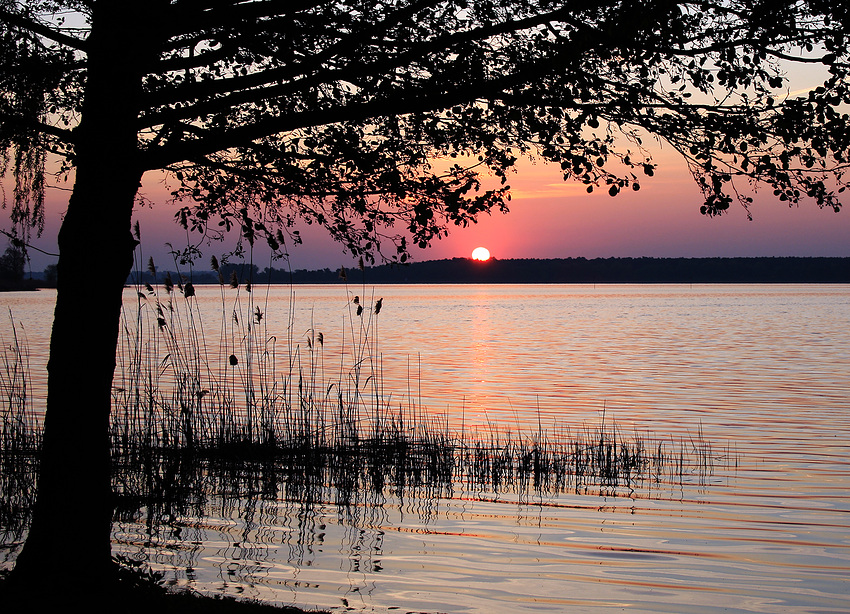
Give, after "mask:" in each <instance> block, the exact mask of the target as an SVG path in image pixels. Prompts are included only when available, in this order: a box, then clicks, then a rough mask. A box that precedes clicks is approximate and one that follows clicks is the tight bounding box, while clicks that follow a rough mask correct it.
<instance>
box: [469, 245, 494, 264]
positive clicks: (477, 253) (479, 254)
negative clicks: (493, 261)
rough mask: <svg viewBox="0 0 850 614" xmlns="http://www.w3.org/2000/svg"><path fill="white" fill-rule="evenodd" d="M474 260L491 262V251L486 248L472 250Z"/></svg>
mask: <svg viewBox="0 0 850 614" xmlns="http://www.w3.org/2000/svg"><path fill="white" fill-rule="evenodd" d="M472 259H473V260H480V261H481V262H484V261H485V260H490V250H489V249H487V248H486V247H476V248H475V249H474V250H472Z"/></svg>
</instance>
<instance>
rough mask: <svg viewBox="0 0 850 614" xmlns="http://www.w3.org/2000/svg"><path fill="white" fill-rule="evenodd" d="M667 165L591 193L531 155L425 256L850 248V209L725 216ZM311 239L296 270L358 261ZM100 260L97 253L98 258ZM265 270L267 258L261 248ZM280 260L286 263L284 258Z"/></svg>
mask: <svg viewBox="0 0 850 614" xmlns="http://www.w3.org/2000/svg"><path fill="white" fill-rule="evenodd" d="M656 161H657V162H659V168H658V170H657V172H656V174H655V176H654V177H652V178H649V177H646V178H643V180H642V184H641V185H642V189H641V190H640V191H639V192H632V191H630V190H629V191H626V192H624V193H621V194H620V195H618V196H617V197H616V198H612V197H610V196H609V195H608V194H607V192H606V191H605V190H597V191H595V192H594V193H593V194H587V193H586V192H585V190H584V187H583V186H581V185H579V184H576V183H573V182H564V181H563V180H562V178H561V174H560V172H559V170H558V169H557V168H556V167H554V166H550V165H545V164H532V163H530V162H525V161H524V162H523V163H522V164H521V165H520V169H519V172H518V173H517V174H516V175H514V176H512V177H510V181H509V183H510V185H511V187H512V196H513V199H512V202H511V212H510V213H509V214H507V215H502V214H500V213H494V214H493V215H492V216H484V217H482V218H481V220H480V222H479V223H478V224H476V225H474V226H472V227H470V228H466V229H463V228H456V229H452V232H451V234H450V236H449V237H448V238H447V239H444V240H442V241H438V242H436V243H435V244H434V245H433V246H432V247H431V248H430V249H429V250H425V251H417V252H416V253H415V254H414V255H415V259H416V260H431V259H439V258H452V257H456V256H462V257H469V255H470V253H471V252H472V250H473V249H474V248H475V247H477V246H479V245H480V246H484V247H487V248H488V249H489V250H490V251H491V252H492V254H493V256H494V257H496V258H501V259H506V258H566V257H579V256H582V257H585V258H597V257H611V256H619V257H625V256H635V257H638V256H652V257H677V256H684V257H699V256H850V210H846V211H843V212H842V213H838V214H836V213H834V212H833V211H832V210H821V209H818V208H817V206H816V205H814V204H813V203H808V202H807V203H805V204H804V205H801V206H800V207H797V208H789V207H787V206H786V205H785V204H784V203H780V202H779V201H777V200H775V199H774V198H773V197H772V195H771V193H770V191H769V190H766V189H765V190H762V193H761V194H757V195H756V203H755V205H754V206H753V207H752V213H753V218H754V220H753V221H751V222H750V221H748V220H747V216H746V212H745V211H744V210H743V209H742V208H740V207H738V206H735V205H733V207H732V208H731V209H730V211H729V212H728V213H727V214H726V215H724V216H722V217H719V218H713V219H712V218H707V217H705V216H702V215H701V214H700V213H699V205H700V204H701V199H700V194H699V191H698V190H697V188H696V186H695V185H694V183H693V180H692V178H691V177H690V175H689V174H688V173H687V170H686V168H685V166H684V164H683V163H682V162H681V161H680V160H679V159H677V158H675V157H673V156H672V155H668V154H667V153H666V152H665V151H663V150H662V151H660V152H658V154H657V155H656ZM161 191H162V188H161V187H159V185H158V184H157V183H156V182H148V184H147V185H146V188H145V192H146V195H147V197H149V198H150V199H151V200H153V201H154V202H155V203H156V206H155V207H154V209H153V210H140V211H139V212H138V215H137V217H138V219H139V220H140V223H141V227H142V236H143V240H144V243H143V248H144V252H145V258H147V256H149V255H152V256H153V257H154V258H155V260H156V262H157V265H158V266H159V267H168V266H169V265H170V264H171V262H170V258H169V257H168V256H167V255H166V254H167V251H168V250H167V248H166V247H164V244H165V243H166V242H167V241H170V242H172V243H173V244H174V245H175V246H185V245H186V234H185V231H183V230H182V229H181V228H179V227H178V226H177V225H176V224H175V223H174V222H173V217H172V216H173V211H174V208H173V207H172V206H169V205H167V204H165V201H166V195H165V194H164V193H160V192H161ZM67 197H68V192H64V191H58V190H51V191H50V193H49V195H48V201H49V205H50V219H49V221H48V225H47V228H46V230H45V233H44V235H43V236H42V238H41V239H39V240H37V241H36V242H35V244H36V245H37V246H38V247H41V248H42V249H45V250H47V251H55V250H56V242H55V236H56V232H57V230H58V223H59V217H60V213H61V211H63V210H64V208H65V204H66V202H67ZM302 234H303V236H304V239H305V241H304V244H303V245H301V246H298V247H295V248H293V249H292V250H291V264H292V267H293V268H308V269H312V268H323V267H329V268H336V267H339V266H340V265H346V266H349V265H350V264H351V262H352V261H351V258H350V257H349V256H347V255H345V254H344V253H343V251H342V249H341V248H340V246H339V245H337V244H335V243H334V242H332V241H330V240H329V239H328V238H327V237H326V236H325V234H324V233H323V232H322V231H321V229H318V228H316V227H305V228H303V229H302ZM230 247H231V246H230V245H228V244H221V243H214V244H213V245H212V246H210V247H205V248H203V249H204V255H205V257H204V261H203V262H202V263H201V265H202V266H201V268H207V266H206V262H207V257H208V256H209V255H212V254H220V253H222V252H224V251H226V250H227V249H230ZM96 258H97V255H96V252H94V253H93V261H95V260H96ZM53 261H55V258H50V257H47V256H42V255H40V254H34V255H33V263H32V268H33V270H36V271H37V270H41V269H42V268H43V267H44V266H45V265H46V264H49V263H50V262H53ZM255 262H256V263H257V264H259V266H260V267H261V268H262V267H264V266H267V265H268V256H267V255H266V254H259V255H258V256H256V257H255ZM274 266H277V267H280V266H283V264H281V263H277V264H275V265H274Z"/></svg>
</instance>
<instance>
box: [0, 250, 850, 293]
mask: <svg viewBox="0 0 850 614" xmlns="http://www.w3.org/2000/svg"><path fill="white" fill-rule="evenodd" d="M96 270H97V267H96V266H93V267H92V273H94V274H95V277H96ZM166 275H170V277H171V279H172V280H173V281H174V283H178V282H179V281H191V282H192V283H193V284H197V285H203V284H219V283H221V282H222V281H223V283H225V284H229V283H231V281H234V282H235V283H238V284H245V283H247V282H249V281H250V283H252V284H262V285H264V284H273V285H275V284H284V285H288V284H296V285H297V284H345V283H349V284H352V285H354V284H362V283H366V284H369V285H378V284H846V283H850V257H817V256H813V257H800V256H783V257H769V258H768V257H751V258H592V259H587V258H549V259H534V258H512V259H505V260H500V259H496V258H491V259H490V260H488V261H486V262H478V261H475V260H471V259H469V258H448V259H442V260H425V261H422V262H412V263H408V264H405V265H398V264H392V265H390V264H384V265H378V266H366V267H364V268H363V270H360V269H359V268H357V267H354V268H346V278H347V282H346V280H344V279H343V278H342V276H341V273H340V268H337V269H329V268H324V269H315V270H308V269H295V270H292V271H289V270H286V269H271V270H270V269H268V268H266V269H262V270H261V269H260V268H259V267H258V266H257V265H249V264H229V265H226V266H223V267H222V270H221V271H220V275H221V276H219V273H218V272H215V271H199V270H197V269H196V270H194V271H192V272H191V274H190V273H189V272H188V271H187V270H184V271H180V272H176V271H166V270H160V271H158V272H157V274H156V275H155V276H154V275H153V274H152V273H151V272H149V271H137V272H133V273H132V274H131V275H130V277H129V278H128V279H127V284H128V285H133V284H138V283H150V284H157V283H162V282H163V281H164V280H165V278H166ZM42 277H43V275H42V274H41V273H33V274H32V278H31V279H26V280H23V281H21V282H19V283H12V282H3V281H0V292H4V291H6V292H9V291H25V290H37V289H40V288H50V287H55V283H53V284H51V283H47V282H46V281H45V280H44V279H41V278H42Z"/></svg>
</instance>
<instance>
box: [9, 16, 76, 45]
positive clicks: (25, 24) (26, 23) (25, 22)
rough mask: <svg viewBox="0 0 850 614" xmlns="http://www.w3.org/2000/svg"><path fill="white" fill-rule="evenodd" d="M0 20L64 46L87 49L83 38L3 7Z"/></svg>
mask: <svg viewBox="0 0 850 614" xmlns="http://www.w3.org/2000/svg"><path fill="white" fill-rule="evenodd" d="M0 21H5V22H6V23H8V24H11V25H13V26H15V27H17V28H23V29H24V30H29V31H30V32H33V33H35V34H38V35H39V36H43V37H44V38H47V39H50V40H52V41H54V42H56V43H59V44H60V45H65V46H66V47H71V48H72V49H77V50H78V51H86V50H87V49H88V45H87V44H86V41H85V40H81V39H79V38H76V37H74V36H69V35H67V34H64V33H62V32H58V31H56V30H54V29H52V28H50V27H49V26H46V25H44V24H42V23H39V22H37V21H34V20H32V19H27V18H26V17H22V16H21V15H15V14H14V13H10V12H9V11H6V10H3V9H0Z"/></svg>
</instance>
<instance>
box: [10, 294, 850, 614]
mask: <svg viewBox="0 0 850 614" xmlns="http://www.w3.org/2000/svg"><path fill="white" fill-rule="evenodd" d="M198 294H199V303H200V308H201V311H202V312H203V313H204V314H205V316H204V317H205V323H206V324H205V325H206V330H208V331H218V330H219V325H218V324H217V323H216V322H217V320H216V318H219V319H220V318H221V313H222V312H224V313H226V314H228V313H229V311H230V310H231V309H232V308H233V306H235V305H237V294H236V293H235V291H231V290H228V291H227V292H226V293H225V299H224V304H225V308H224V309H222V307H221V305H222V299H221V295H220V293H219V290H218V288H200V289H199V293H198ZM254 294H255V296H254V300H255V301H256V303H257V305H258V306H262V310H263V312H264V313H265V321H266V322H268V323H269V324H268V326H269V328H268V331H269V334H273V335H275V336H276V338H277V339H278V340H279V343H280V344H281V345H282V346H283V345H285V340H286V339H291V343H292V344H293V345H298V346H299V348H300V351H301V352H302V355H303V356H307V353H305V352H306V349H305V348H306V339H307V337H310V336H311V335H315V332H322V334H323V338H324V345H323V347H322V353H321V354H319V353H315V354H314V356H315V360H314V364H316V365H318V368H319V369H320V370H322V369H323V370H325V371H326V372H327V373H330V374H333V373H338V372H339V371H340V368H341V367H340V365H341V364H346V360H348V358H347V357H349V356H350V352H351V348H352V347H353V346H355V345H356V343H355V341H356V339H357V338H358V334H359V332H358V331H359V330H360V329H359V328H358V325H359V320H358V319H357V318H356V316H352V311H351V310H352V304H351V302H350V301H351V299H352V298H353V296H354V295H355V294H356V295H358V296H359V297H360V299H361V302H363V303H366V304H369V305H371V304H373V303H374V301H375V300H376V299H378V298H382V299H383V302H382V310H381V313H380V315H379V316H378V318H374V317H373V319H372V320H371V322H370V324H369V329H368V331H369V335H370V337H369V338H370V339H371V340H374V339H377V350H376V351H375V352H374V356H375V357H376V358H375V360H374V363H373V364H375V365H376V369H380V370H381V371H382V373H383V378H382V381H383V386H384V389H385V395H390V394H391V395H392V399H393V403H396V404H403V405H404V404H407V405H410V404H415V405H416V406H417V407H423V408H427V410H428V412H429V414H430V415H434V414H439V415H441V416H445V418H446V419H447V420H448V422H449V425H450V426H452V427H455V428H460V427H462V428H464V429H466V430H476V429H480V430H481V431H482V432H494V431H498V430H500V429H511V430H520V431H521V430H527V431H534V430H536V429H539V428H543V429H546V430H547V431H552V432H554V431H557V430H559V429H560V430H563V429H565V428H571V429H581V428H582V427H583V426H586V425H596V424H598V423H599V421H600V420H601V419H602V418H603V414H604V417H605V418H604V419H605V420H615V421H616V423H617V424H618V425H619V427H620V429H621V430H622V431H623V432H624V433H627V434H630V433H635V434H636V436H640V437H643V438H663V439H668V440H670V441H675V442H678V443H679V445H684V446H687V445H688V442H689V441H690V438H692V437H700V436H701V437H702V438H703V439H704V440H705V441H708V442H710V443H711V444H712V446H713V449H714V450H715V451H716V452H717V456H718V457H723V458H725V459H726V460H725V461H724V462H721V463H719V464H718V465H717V466H716V467H715V469H714V472H713V473H712V474H711V475H709V476H708V478H707V479H700V480H685V481H684V482H683V483H681V484H668V483H662V484H656V485H649V486H646V487H644V488H640V489H636V490H635V491H634V492H631V493H625V495H626V496H617V497H611V496H602V495H600V494H599V493H588V494H578V493H569V494H560V495H552V496H546V497H537V498H533V497H532V498H527V497H514V496H511V495H510V494H509V493H500V494H498V495H496V494H494V493H486V492H466V491H464V489H463V487H462V485H458V488H457V489H456V490H455V492H454V493H453V494H452V495H451V496H446V497H442V498H437V499H430V498H421V497H420V498H417V497H407V498H393V497H390V496H387V497H386V498H382V499H381V500H380V501H377V500H375V501H371V503H370V502H368V501H366V502H364V503H363V504H362V505H359V506H356V507H355V508H354V509H350V510H347V511H346V512H344V513H343V512H341V511H340V510H339V509H338V508H337V507H336V506H335V505H334V504H333V502H332V501H326V502H319V503H317V504H316V505H314V506H312V507H310V508H309V509H305V508H304V507H303V506H301V505H300V504H299V502H297V501H290V500H287V498H286V497H285V496H281V497H279V498H278V499H275V500H266V501H260V502H252V503H248V502H242V503H240V502H236V503H234V502H233V501H228V500H225V499H222V500H220V501H214V502H212V504H211V505H210V507H209V509H208V510H207V511H206V513H205V514H204V515H203V516H202V517H186V518H180V519H176V521H175V523H174V525H173V526H174V527H176V529H173V530H172V531H171V532H168V533H164V534H160V535H159V536H158V537H157V539H153V540H152V539H151V537H150V536H149V535H148V534H147V533H146V531H145V527H144V526H141V525H136V524H134V523H117V524H116V527H115V537H114V539H115V546H114V548H115V551H116V552H119V553H124V554H127V555H129V556H135V557H141V556H144V557H145V558H146V559H147V560H148V561H149V562H150V563H151V564H152V566H153V567H154V568H156V569H159V570H162V571H164V572H166V574H167V578H168V579H169V581H170V582H172V583H174V584H178V585H192V586H194V587H196V588H198V589H199V590H204V591H210V592H221V593H224V594H236V595H242V596H246V597H252V598H258V599H263V600H269V601H275V602H280V603H286V604H296V605H299V606H301V607H323V608H329V609H339V610H346V609H349V608H353V609H354V610H358V611H359V610H362V611H377V612H384V611H396V610H398V611H403V612H407V611H425V612H487V613H488V614H495V613H501V612H505V613H508V612H541V611H549V612H580V611H621V610H629V611H634V612H719V611H724V612H792V611H793V612H850V376H848V373H850V335H848V332H847V331H848V330H850V287H847V286H822V285H817V286H815V285H812V286H799V285H798V286H738V285H716V286H712V285H699V286H649V285H623V286H611V285H609V286H598V287H593V286H572V285H552V286H539V285H527V286H523V285H503V286H493V285H487V286H471V285H470V286H459V285H458V286H454V285H439V286H438V285H410V286H381V287H376V288H374V289H373V288H370V287H367V288H363V287H355V286H349V287H348V288H346V287H344V286H296V287H295V288H294V294H295V301H294V303H292V302H291V295H290V288H285V287H280V288H272V289H271V290H270V291H269V292H268V293H266V290H265V289H263V291H262V292H259V293H258V292H255V293H254ZM238 296H239V299H238V300H239V301H240V303H239V307H240V308H243V307H244V304H243V303H245V302H246V301H247V300H248V299H247V295H246V294H245V293H244V292H243V293H242V294H240V295H238ZM3 299H4V301H5V303H6V306H8V307H10V308H11V309H12V312H13V315H14V318H15V320H16V321H20V322H23V323H24V327H25V329H26V333H27V337H28V343H29V347H30V350H31V354H32V357H31V361H32V366H33V370H34V372H35V374H34V380H35V381H34V387H35V389H36V390H38V388H39V386H40V385H43V376H42V375H40V374H41V373H42V371H41V370H43V366H44V361H45V357H44V354H45V351H46V347H47V345H46V344H47V335H48V332H49V323H50V314H51V312H52V305H53V303H52V300H53V294H52V293H51V292H39V293H37V294H14V293H13V294H8V295H4V296H3ZM134 301H135V291H132V292H131V291H128V295H127V302H128V304H132V303H133V302H134ZM207 314H209V315H208V316H207ZM228 317H229V315H228ZM8 328H9V327H6V329H8ZM4 335H5V336H4V341H7V340H8V333H4ZM313 338H315V337H313ZM208 342H209V344H210V345H211V346H212V347H215V345H216V343H217V342H216V341H215V334H212V333H210V334H209V335H208ZM370 347H371V348H372V349H373V350H374V349H375V348H374V346H370ZM305 360H306V358H305ZM342 368H343V369H345V367H342ZM39 378H41V379H39ZM40 382H41V383H40Z"/></svg>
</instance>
